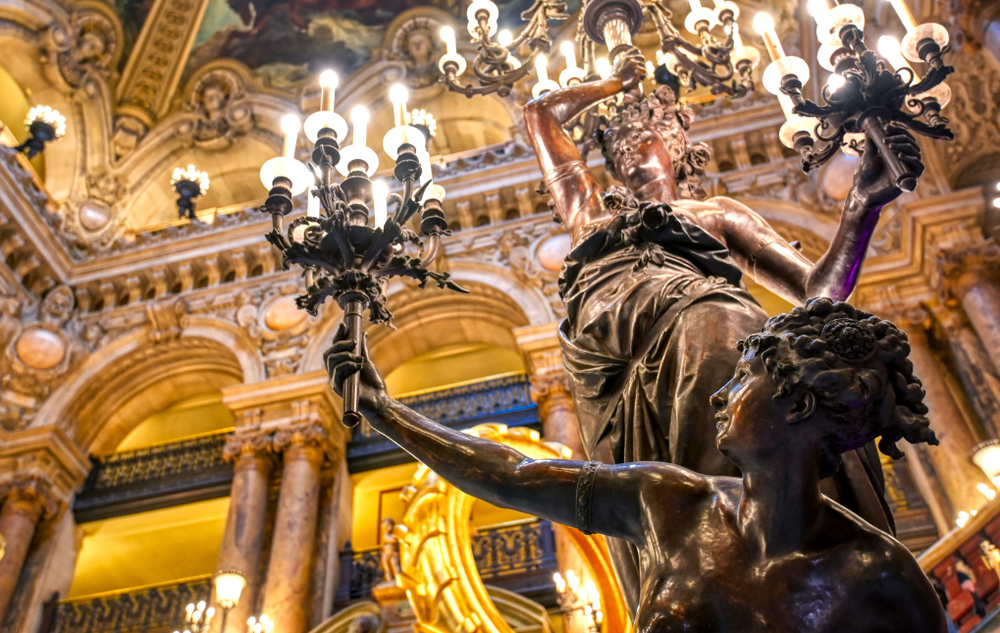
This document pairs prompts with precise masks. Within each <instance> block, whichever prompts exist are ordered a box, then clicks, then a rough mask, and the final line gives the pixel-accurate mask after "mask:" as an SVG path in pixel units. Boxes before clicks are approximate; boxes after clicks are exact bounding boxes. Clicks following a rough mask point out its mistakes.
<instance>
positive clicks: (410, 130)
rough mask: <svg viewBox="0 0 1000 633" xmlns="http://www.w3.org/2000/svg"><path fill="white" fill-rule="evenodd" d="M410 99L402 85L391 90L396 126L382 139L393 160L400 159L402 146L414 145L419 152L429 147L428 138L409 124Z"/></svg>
mask: <svg viewBox="0 0 1000 633" xmlns="http://www.w3.org/2000/svg"><path fill="white" fill-rule="evenodd" d="M409 97H410V94H409V91H408V90H407V89H406V86H404V85H402V84H395V85H394V86H393V87H392V88H390V89H389V101H391V102H392V119H393V123H394V126H393V128H392V129H391V130H389V131H388V132H386V134H385V136H384V137H383V138H382V149H383V150H385V153H386V154H388V155H389V158H391V159H393V160H396V159H397V158H398V157H399V148H400V146H402V145H412V146H414V147H416V148H417V149H418V150H420V149H423V148H424V147H425V146H426V145H427V138H428V137H427V136H425V135H424V133H423V132H421V131H420V130H419V129H417V128H416V127H414V126H412V125H408V124H407V113H406V101H407V100H408V99H409ZM352 117H353V115H352ZM352 121H353V118H352ZM355 129H357V128H355ZM356 139H357V133H355V143H356V142H357V140H356ZM373 173H375V172H374V171H372V172H370V173H369V174H368V175H369V176H371V175H372V174H373Z"/></svg>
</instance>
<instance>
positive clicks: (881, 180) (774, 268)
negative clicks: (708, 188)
mask: <svg viewBox="0 0 1000 633" xmlns="http://www.w3.org/2000/svg"><path fill="white" fill-rule="evenodd" d="M887 140H888V146H889V147H890V148H891V149H892V150H893V151H895V152H896V154H897V156H899V158H900V160H902V161H903V162H904V163H906V164H908V165H909V166H910V167H911V168H912V169H913V170H914V172H915V173H917V174H919V173H921V171H922V170H923V167H922V165H921V163H920V148H919V146H918V145H917V143H916V141H915V140H914V139H913V137H912V136H910V135H909V134H908V133H907V132H905V131H903V130H897V131H896V132H895V133H894V134H893V135H892V136H890V137H889V139H887ZM900 193H901V192H900V190H899V189H897V188H896V186H895V185H894V184H893V181H892V177H891V175H890V174H889V172H888V170H887V169H886V168H885V166H884V164H883V162H882V159H881V157H880V156H879V154H878V150H877V149H876V148H875V146H874V144H872V143H871V142H868V143H867V145H866V148H865V152H864V155H863V156H862V158H861V160H860V161H859V162H858V166H857V169H856V170H855V173H854V186H853V187H852V188H851V191H850V193H849V194H848V196H847V200H846V201H845V202H844V209H843V212H842V213H841V216H840V223H839V225H838V226H837V230H836V232H835V233H834V236H833V239H832V240H831V241H830V247H829V248H828V249H827V251H826V253H824V254H823V256H822V257H820V259H819V261H817V262H816V263H815V264H813V263H812V262H810V261H809V260H808V259H807V258H806V257H804V256H803V255H802V254H800V253H799V252H798V251H797V250H795V249H794V248H793V247H792V246H791V245H790V244H789V243H788V242H787V241H786V240H785V239H784V238H782V237H781V236H780V235H779V234H778V232H777V231H775V230H774V228H772V227H771V225H770V224H768V223H767V221H766V220H764V219H763V218H762V217H760V216H759V215H757V214H756V213H754V212H753V211H751V210H750V209H748V208H747V207H746V206H744V205H742V204H740V203H738V202H735V201H733V200H728V199H719V201H718V208H719V209H721V214H720V217H719V218H718V221H717V223H716V226H718V231H719V232H720V233H721V234H722V238H723V240H724V241H725V243H726V246H727V247H728V248H729V250H730V252H731V253H732V254H733V257H734V258H735V259H736V261H737V263H738V264H739V266H740V268H741V269H742V270H743V272H744V273H746V274H748V275H750V276H751V277H753V278H754V279H755V280H756V281H757V282H758V283H759V284H761V285H762V286H764V287H765V288H767V289H768V290H770V291H772V292H774V293H775V294H777V295H779V296H781V297H783V298H785V299H787V300H788V301H791V302H792V303H795V304H801V303H802V302H803V301H805V300H806V299H808V298H809V297H829V298H831V299H834V300H837V301H843V300H846V299H847V298H848V297H849V296H850V294H851V293H852V292H853V291H854V287H855V286H856V285H857V283H858V278H859V277H860V276H861V267H862V265H863V264H864V261H865V255H866V254H867V252H868V245H869V243H870V242H871V239H872V235H873V234H874V232H875V225H876V224H878V220H879V215H880V213H881V211H882V207H884V206H885V205H886V204H888V203H889V202H891V201H892V200H894V199H895V198H896V197H898V196H899V194H900Z"/></svg>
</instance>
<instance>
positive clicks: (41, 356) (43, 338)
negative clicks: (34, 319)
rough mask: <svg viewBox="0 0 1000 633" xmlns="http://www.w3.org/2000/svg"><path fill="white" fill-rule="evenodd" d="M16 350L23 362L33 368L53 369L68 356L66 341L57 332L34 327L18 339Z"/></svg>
mask: <svg viewBox="0 0 1000 633" xmlns="http://www.w3.org/2000/svg"><path fill="white" fill-rule="evenodd" d="M15 351H17V356H18V358H20V359H21V362H22V363H24V364H25V365H27V366H28V367H31V368H32V369H52V368H53V367H55V366H56V365H58V364H59V363H61V362H62V360H63V358H64V357H65V356H66V341H64V340H63V338H62V337H61V336H59V335H58V334H56V333H55V332H50V331H48V330H46V329H44V328H40V327H32V328H28V329H27V330H25V331H24V332H23V333H22V334H21V336H20V337H19V338H18V339H17V344H16V345H15Z"/></svg>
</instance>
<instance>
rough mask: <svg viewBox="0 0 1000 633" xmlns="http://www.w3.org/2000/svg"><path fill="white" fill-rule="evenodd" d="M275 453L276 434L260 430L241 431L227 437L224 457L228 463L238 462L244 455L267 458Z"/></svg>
mask: <svg viewBox="0 0 1000 633" xmlns="http://www.w3.org/2000/svg"><path fill="white" fill-rule="evenodd" d="M273 452H274V433H273V432H270V431H262V430H260V429H239V430H237V431H236V432H235V433H232V434H231V435H227V436H226V444H225V446H223V448H222V457H223V459H225V460H226V461H227V462H232V461H236V460H238V459H239V458H241V457H243V456H244V455H252V456H256V457H262V458H267V457H270V456H271V454H272V453H273Z"/></svg>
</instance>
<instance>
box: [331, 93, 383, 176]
mask: <svg viewBox="0 0 1000 633" xmlns="http://www.w3.org/2000/svg"><path fill="white" fill-rule="evenodd" d="M370 120H371V115H370V114H368V108H366V107H364V106H357V107H355V108H354V109H353V110H351V125H353V126H354V138H353V140H352V143H351V144H350V145H348V146H347V147H345V148H344V149H343V150H341V152H340V162H339V163H337V171H339V172H340V173H341V175H343V176H347V175H349V174H350V173H351V172H353V171H362V172H364V173H365V175H367V176H368V177H369V178H370V177H371V176H373V175H374V174H375V172H376V171H378V154H376V153H375V150H373V149H372V148H370V147H368V122H369V121H370Z"/></svg>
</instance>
